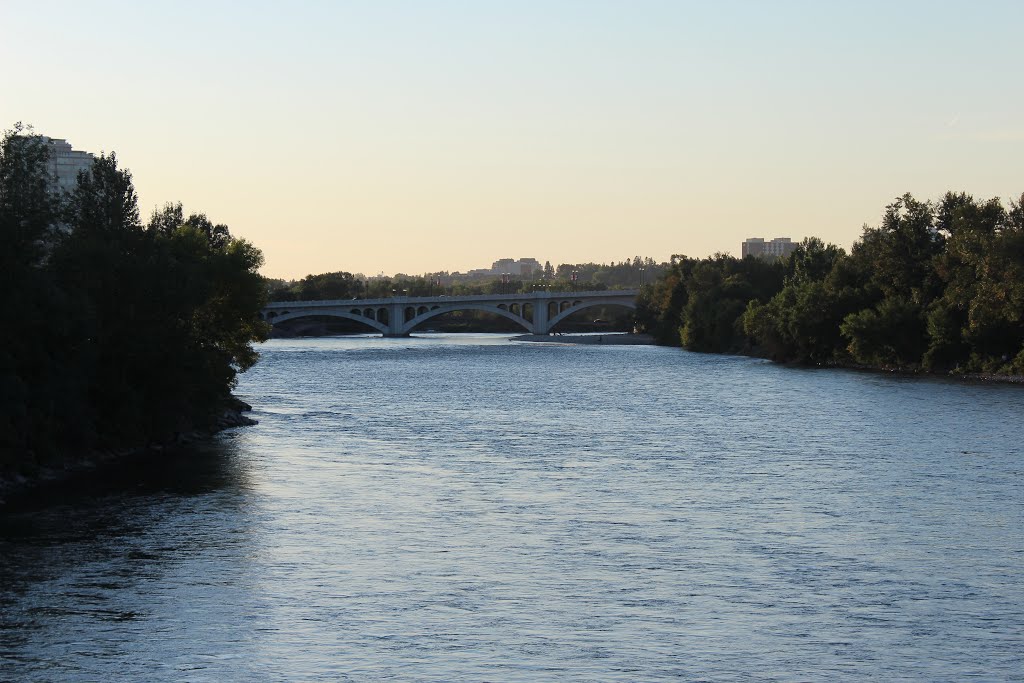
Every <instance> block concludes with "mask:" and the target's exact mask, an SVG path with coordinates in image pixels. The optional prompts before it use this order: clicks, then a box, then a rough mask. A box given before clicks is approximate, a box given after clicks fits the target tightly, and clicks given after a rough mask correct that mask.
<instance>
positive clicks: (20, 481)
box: [0, 396, 257, 510]
mask: <svg viewBox="0 0 1024 683" xmlns="http://www.w3.org/2000/svg"><path fill="white" fill-rule="evenodd" d="M251 410H252V406H251V405H249V404H248V403H246V402H245V401H242V400H241V399H238V398H236V397H234V396H232V397H230V399H228V401H227V402H226V404H225V406H224V409H223V411H222V412H221V413H220V414H219V415H216V416H215V417H213V418H212V419H211V420H210V423H209V424H208V425H207V426H206V427H203V428H195V429H191V430H189V431H185V432H178V433H177V434H175V435H174V436H173V437H171V438H169V439H166V440H164V441H162V442H159V443H152V444H147V445H145V446H137V447H134V448H119V449H110V450H103V451H93V452H90V453H86V454H84V455H81V456H77V457H73V458H69V459H68V460H67V461H66V462H64V463H60V464H53V465H48V466H43V467H39V468H37V469H36V470H35V471H32V472H18V473H14V474H9V473H4V472H0V510H3V509H4V507H6V506H8V505H12V504H14V503H17V502H18V501H20V500H25V499H27V498H28V497H29V496H35V495H39V494H45V492H46V491H47V489H48V488H49V487H51V486H54V485H57V484H64V483H66V482H68V481H70V480H73V479H74V478H75V477H77V476H79V475H82V474H85V473H87V472H93V471H95V470H96V469H97V468H99V467H106V466H111V465H116V464H117V463H118V462H120V461H126V460H131V459H135V458H141V457H144V456H146V455H153V454H155V453H160V452H163V451H165V450H168V449H171V448H175V447H178V446H184V445H187V444H190V443H195V442H197V441H201V440H203V439H209V438H210V437H212V436H213V435H214V434H217V433H218V432H222V431H224V430H226V429H232V428H234V427H248V426H250V425H254V424H257V422H256V420H254V419H252V418H251V417H249V416H248V415H246V414H245V413H247V412H249V411H251Z"/></svg>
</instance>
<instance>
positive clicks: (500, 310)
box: [260, 289, 640, 337]
mask: <svg viewBox="0 0 1024 683" xmlns="http://www.w3.org/2000/svg"><path fill="white" fill-rule="evenodd" d="M639 293H640V290H638V289H624V290H614V291H605V292H530V293H526V294H478V295H473V296H416V297H408V296H406V297H402V296H399V297H391V298H386V299H347V300H333V301H275V302H272V303H269V304H267V305H266V306H265V307H264V308H263V309H262V310H261V311H260V317H261V318H262V319H263V320H265V321H267V322H269V323H270V324H271V325H276V324H278V323H282V322H284V321H286V320H294V319H296V318H308V317H311V316H328V317H334V318H345V319H348V320H355V321H357V322H360V323H363V324H365V325H368V326H369V327H371V328H373V329H375V330H377V331H378V332H380V333H381V334H383V335H384V336H385V337H406V336H408V335H409V333H410V332H412V331H413V330H414V329H415V328H417V327H418V326H420V325H422V324H423V323H425V322H427V321H428V320H430V319H432V318H436V317H437V316H439V315H444V314H445V313H451V312H453V311H483V312H486V313H494V314H496V315H500V316H502V317H505V318H508V319H509V320H512V321H514V322H516V323H518V324H519V325H521V326H522V327H523V328H524V329H525V330H526V331H527V332H531V333H533V334H547V333H548V332H550V331H551V330H552V328H554V327H555V325H557V324H558V323H560V322H562V321H563V320H565V319H566V318H568V317H569V316H570V315H572V314H573V313H577V312H579V311H582V310H584V309H587V308H592V307H594V306H609V305H613V306H625V307H627V308H633V309H635V308H636V297H637V295H638V294H639Z"/></svg>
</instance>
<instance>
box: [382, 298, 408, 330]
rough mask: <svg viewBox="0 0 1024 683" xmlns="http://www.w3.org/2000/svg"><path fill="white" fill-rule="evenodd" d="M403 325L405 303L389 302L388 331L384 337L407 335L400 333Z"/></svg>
mask: <svg viewBox="0 0 1024 683" xmlns="http://www.w3.org/2000/svg"><path fill="white" fill-rule="evenodd" d="M403 327H405V304H391V305H389V306H388V332H387V334H385V335H384V336H385V337H408V336H409V335H408V334H402V328H403Z"/></svg>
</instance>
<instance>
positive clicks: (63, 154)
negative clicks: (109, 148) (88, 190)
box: [43, 136, 95, 192]
mask: <svg viewBox="0 0 1024 683" xmlns="http://www.w3.org/2000/svg"><path fill="white" fill-rule="evenodd" d="M43 140H44V141H45V142H46V143H47V144H49V146H50V175H51V176H53V177H54V178H55V179H56V182H55V185H56V189H58V190H63V191H68V192H70V191H71V190H73V189H75V183H76V182H77V181H78V173H79V171H87V170H89V169H90V168H92V162H93V161H94V159H95V157H93V155H92V154H90V153H89V152H83V151H81V150H77V149H72V147H71V144H70V143H69V142H68V141H67V140H63V139H61V138H48V137H45V136H44V137H43Z"/></svg>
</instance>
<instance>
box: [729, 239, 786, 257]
mask: <svg viewBox="0 0 1024 683" xmlns="http://www.w3.org/2000/svg"><path fill="white" fill-rule="evenodd" d="M796 247H797V243H796V242H794V241H793V240H791V239H789V238H788V237H776V238H775V239H773V240H771V241H769V242H765V241H764V238H763V237H751V238H749V239H747V240H746V241H744V242H743V245H742V249H741V253H742V255H743V256H744V257H746V256H754V257H757V258H785V257H787V256H789V255H790V254H792V253H793V252H794V251H795V250H796Z"/></svg>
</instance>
